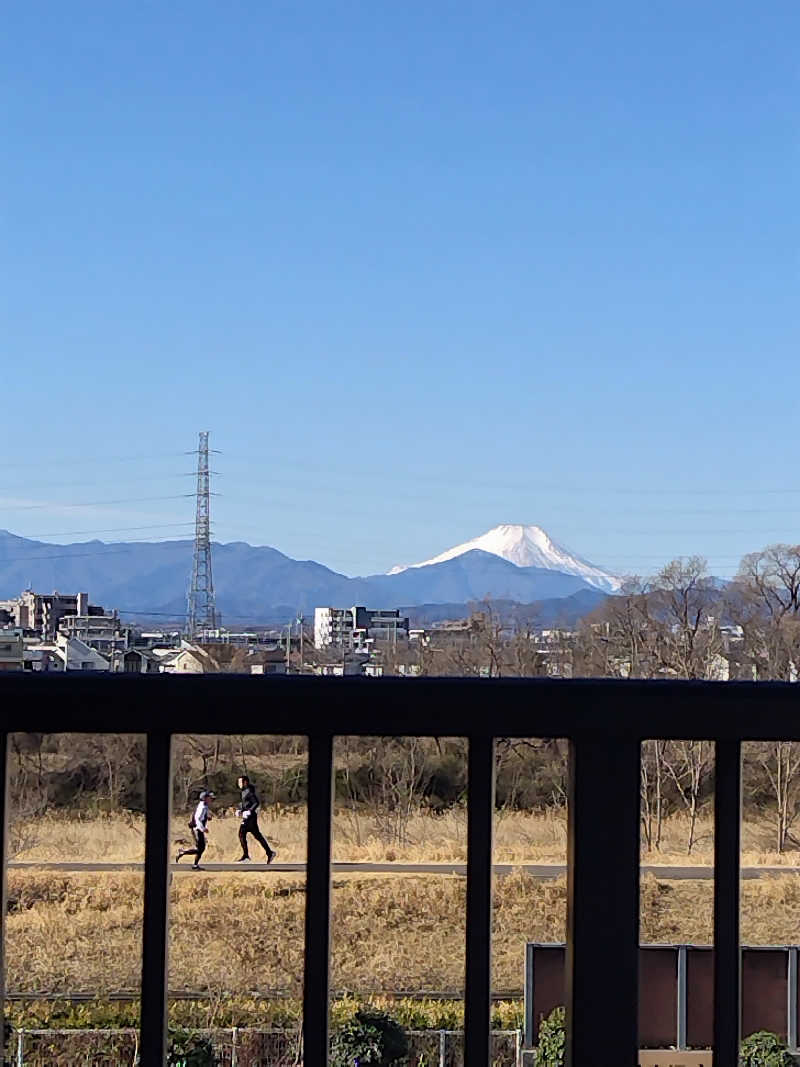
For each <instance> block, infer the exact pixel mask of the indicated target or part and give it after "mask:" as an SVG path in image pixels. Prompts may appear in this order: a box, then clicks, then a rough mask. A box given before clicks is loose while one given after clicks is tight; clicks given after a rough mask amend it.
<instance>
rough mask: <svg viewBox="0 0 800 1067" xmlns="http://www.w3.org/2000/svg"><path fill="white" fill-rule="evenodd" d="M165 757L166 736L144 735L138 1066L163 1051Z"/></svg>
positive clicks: (156, 1060) (157, 1061)
mask: <svg viewBox="0 0 800 1067" xmlns="http://www.w3.org/2000/svg"><path fill="white" fill-rule="evenodd" d="M171 755H172V738H171V736H170V734H169V733H166V732H164V733H161V732H159V733H148V735H147V780H146V821H145V833H144V917H143V923H142V1004H141V1015H142V1019H141V1032H142V1039H141V1063H142V1067H163V1065H164V1062H165V1059H166V1053H167V945H168V940H167V927H168V921H169V877H170V875H169V841H170V821H171V817H172V759H171Z"/></svg>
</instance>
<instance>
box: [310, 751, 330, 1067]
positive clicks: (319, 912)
mask: <svg viewBox="0 0 800 1067" xmlns="http://www.w3.org/2000/svg"><path fill="white" fill-rule="evenodd" d="M332 817H333V737H332V736H331V735H330V734H327V733H326V734H312V735H311V736H310V737H309V739H308V855H307V857H306V958H305V979H304V989H303V1063H304V1064H305V1065H306V1067H325V1065H326V1064H327V1062H328V1047H329V1033H328V1031H329V1023H328V1015H329V1006H328V1001H329V993H330V988H329V965H330V918H331V819H332Z"/></svg>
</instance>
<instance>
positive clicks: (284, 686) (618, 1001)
mask: <svg viewBox="0 0 800 1067" xmlns="http://www.w3.org/2000/svg"><path fill="white" fill-rule="evenodd" d="M798 710H800V687H799V686H796V685H795V686H792V685H791V684H782V683H747V682H741V683H739V682H728V683H713V682H639V681H612V680H604V681H594V680H592V681H580V680H574V681H573V680H555V679H531V680H517V679H508V680H506V679H498V680H491V681H490V680H485V681H484V680H470V679H463V680H461V679H417V680H414V681H413V682H409V681H407V680H403V679H383V680H372V679H370V680H363V679H358V678H342V679H319V678H271V679H264V678H249V677H236V676H224V675H220V676H200V677H196V678H181V677H176V676H165V675H157V676H152V677H148V676H146V675H142V676H135V675H129V676H128V675H116V676H113V675H112V676H102V675H101V676H92V677H86V678H82V677H77V678H72V677H70V676H63V675H61V676H54V675H53V676H50V675H47V674H43V675H40V676H36V677H30V676H24V675H19V674H16V675H14V674H9V675H7V676H5V677H3V678H2V680H0V731H2V733H0V766H2V767H3V769H5V764H6V761H5V755H6V746H7V738H8V733H9V732H12V731H17V730H34V731H37V732H43V733H48V732H49V733H60V732H64V731H65V730H66V731H69V730H71V731H76V732H81V733H104V732H111V731H113V732H130V733H144V734H146V736H147V785H146V800H147V816H148V817H147V824H146V831H145V855H146V863H145V897H144V917H143V924H144V930H143V958H142V1029H141V1038H140V1055H141V1062H142V1064H143V1065H144V1067H162V1065H163V1063H164V1056H165V1047H166V1036H165V1035H166V1021H167V1010H166V1002H167V1001H166V993H167V986H166V975H167V966H166V964H167V923H168V899H169V896H168V891H167V889H168V882H167V879H168V860H169V844H170V841H169V816H170V808H171V759H170V754H171V737H172V735H173V734H178V733H220V732H221V731H223V730H224V728H225V726H226V724H228V723H229V722H230V721H231V717H232V712H235V718H236V722H237V729H239V730H240V731H243V732H247V733H264V734H292V735H296V734H304V735H306V736H307V737H308V745H309V768H308V856H307V883H306V884H307V894H306V929H305V934H306V936H305V944H306V957H305V981H304V1062H305V1064H306V1067H322V1065H325V1064H326V1063H327V1058H328V1037H329V1034H328V1000H329V980H328V961H329V955H330V904H331V872H330V860H331V815H332V808H333V739H334V736H335V735H342V734H344V735H348V734H350V735H362V736H370V735H375V734H376V733H379V734H383V735H386V736H410V735H411V736H413V735H420V736H423V735H424V736H440V737H444V736H456V737H459V736H460V737H466V738H467V740H468V746H469V756H468V761H469V762H468V771H469V786H468V828H467V843H468V863H467V920H466V987H465V988H466V991H465V1033H464V1062H465V1064H467V1065H468V1067H486V1064H487V1063H489V1061H490V1055H491V1050H490V1014H489V1004H490V961H491V917H492V821H493V814H494V768H495V759H494V738H495V737H566V738H568V739H569V742H570V787H569V830H568V858H569V872H568V888H567V898H568V909H567V952H566V982H565V986H566V996H565V1001H566V1007H567V1063H568V1064H569V1065H571V1067H590V1065H594V1064H595V1063H596V1058H597V1041H598V1035H608V1034H609V1032H610V1031H612V1032H613V1042H614V1059H615V1062H617V1063H619V1064H621V1065H624V1064H634V1063H636V1062H637V1050H638V1034H637V1014H638V1012H637V1005H638V995H639V991H638V955H639V832H640V831H639V763H640V745H641V742H642V740H643V739H645V738H676V737H677V738H686V739H701V738H702V739H709V740H712V741H714V742H716V776H715V835H714V848H715V870H716V878H715V882H714V959H713V1007H714V1011H713V1017H714V1031H713V1048H714V1067H736V1064H737V1059H738V1045H739V1032H740V953H739V851H740V816H741V769H740V762H741V752H740V748H741V742H742V741H745V740H773V739H774V740H800V715H798ZM4 773H5V772H4ZM5 795H6V790H5V788H3V789H2V790H0V796H2V797H3V818H2V820H0V826H2V838H3V840H2V845H3V861H4V867H5V859H6V853H5V842H6V833H5V809H6V804H5ZM3 886H4V889H3V892H4V895H5V878H4V879H3ZM2 913H3V921H4V919H5V899H4V900H3V909H2ZM611 960H613V965H611V966H610V965H609V961H611Z"/></svg>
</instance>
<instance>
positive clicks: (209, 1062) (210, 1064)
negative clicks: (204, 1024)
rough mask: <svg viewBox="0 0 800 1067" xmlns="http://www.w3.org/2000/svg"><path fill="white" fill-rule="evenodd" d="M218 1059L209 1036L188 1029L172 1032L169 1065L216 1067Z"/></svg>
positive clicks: (179, 1066) (171, 1066) (174, 1066)
mask: <svg viewBox="0 0 800 1067" xmlns="http://www.w3.org/2000/svg"><path fill="white" fill-rule="evenodd" d="M216 1062H217V1059H216V1056H215V1055H214V1046H213V1045H212V1044H211V1042H210V1041H209V1039H208V1038H206V1037H202V1036H201V1035H199V1034H192V1033H190V1032H189V1031H188V1030H178V1031H174V1032H171V1033H170V1042H169V1050H168V1052H167V1067H214V1065H215V1064H216Z"/></svg>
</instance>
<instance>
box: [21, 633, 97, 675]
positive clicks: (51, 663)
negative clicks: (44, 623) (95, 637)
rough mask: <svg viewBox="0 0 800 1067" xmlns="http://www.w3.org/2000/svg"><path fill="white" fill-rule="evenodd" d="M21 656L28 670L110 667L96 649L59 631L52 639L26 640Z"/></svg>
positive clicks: (94, 669) (92, 669)
mask: <svg viewBox="0 0 800 1067" xmlns="http://www.w3.org/2000/svg"><path fill="white" fill-rule="evenodd" d="M23 657H24V666H25V670H29V671H107V670H108V669H109V667H110V664H109V661H108V660H107V659H106V658H105V657H104V656H101V655H100V653H99V652H98V651H97V650H96V649H94V648H90V647H89V646H88V645H86V644H84V643H83V641H79V640H78V639H77V638H75V637H65V636H64V634H60V633H59V634H56V636H55V639H54V640H53V641H41V640H38V639H33V640H31V639H28V640H26V641H25V647H24V650H23Z"/></svg>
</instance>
